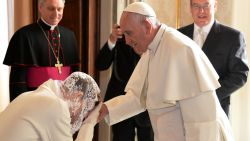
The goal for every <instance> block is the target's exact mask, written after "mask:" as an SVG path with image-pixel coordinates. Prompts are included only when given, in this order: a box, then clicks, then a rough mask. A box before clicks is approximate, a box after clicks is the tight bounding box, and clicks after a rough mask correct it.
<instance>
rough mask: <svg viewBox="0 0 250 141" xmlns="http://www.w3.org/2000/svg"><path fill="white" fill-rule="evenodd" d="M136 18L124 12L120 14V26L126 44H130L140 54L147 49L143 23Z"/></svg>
mask: <svg viewBox="0 0 250 141" xmlns="http://www.w3.org/2000/svg"><path fill="white" fill-rule="evenodd" d="M136 20H138V19H136V18H135V17H132V16H131V15H129V14H127V13H126V12H125V13H123V14H122V17H121V21H120V27H121V31H122V33H123V34H124V35H125V40H126V44H128V45H129V46H131V47H132V48H133V49H134V51H135V52H136V53H137V54H142V53H143V52H145V51H146V50H147V42H146V41H145V36H146V31H145V28H144V27H143V24H142V23H139V22H138V21H136Z"/></svg>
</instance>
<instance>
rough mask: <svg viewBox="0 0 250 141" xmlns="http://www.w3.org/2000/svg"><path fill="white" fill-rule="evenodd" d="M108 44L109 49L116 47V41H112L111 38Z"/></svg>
mask: <svg viewBox="0 0 250 141" xmlns="http://www.w3.org/2000/svg"><path fill="white" fill-rule="evenodd" d="M108 46H109V49H110V50H113V49H114V47H115V43H112V42H111V41H110V39H108Z"/></svg>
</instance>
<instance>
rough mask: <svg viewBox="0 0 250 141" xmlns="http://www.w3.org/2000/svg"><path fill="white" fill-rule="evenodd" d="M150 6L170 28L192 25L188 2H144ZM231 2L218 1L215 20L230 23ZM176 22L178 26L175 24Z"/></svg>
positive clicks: (160, 0)
mask: <svg viewBox="0 0 250 141" xmlns="http://www.w3.org/2000/svg"><path fill="white" fill-rule="evenodd" d="M144 1H145V2H147V3H148V4H150V5H151V6H152V7H153V8H154V9H155V12H156V14H157V16H158V19H159V20H160V21H161V22H163V23H165V24H167V25H168V26H171V27H174V28H176V27H178V26H179V27H181V26H185V25H188V24H190V23H192V17H191V14H190V6H189V5H190V0H144ZM232 1H233V0H219V1H218V11H217V13H216V18H217V19H218V20H219V21H220V22H222V23H225V24H231V22H232V4H233V3H232ZM177 22H178V24H177Z"/></svg>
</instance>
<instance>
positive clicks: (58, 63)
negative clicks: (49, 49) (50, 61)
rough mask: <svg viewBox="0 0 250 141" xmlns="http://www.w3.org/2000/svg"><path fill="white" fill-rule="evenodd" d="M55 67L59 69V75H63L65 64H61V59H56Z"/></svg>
mask: <svg viewBox="0 0 250 141" xmlns="http://www.w3.org/2000/svg"><path fill="white" fill-rule="evenodd" d="M55 67H57V69H58V73H59V74H62V67H63V64H62V63H60V61H59V59H56V64H55Z"/></svg>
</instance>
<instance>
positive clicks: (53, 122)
mask: <svg viewBox="0 0 250 141" xmlns="http://www.w3.org/2000/svg"><path fill="white" fill-rule="evenodd" d="M58 91H59V88H58V85H57V84H56V83H55V81H53V80H48V81H46V82H45V83H44V84H42V85H41V86H40V87H39V88H38V89H37V90H35V91H31V92H26V93H23V94H21V95H20V96H18V97H17V98H16V99H15V100H14V101H12V102H11V103H10V105H9V106H8V107H7V108H6V109H5V110H4V111H3V112H2V113H0V140H1V141H27V140H32V141H73V138H72V133H71V124H70V122H71V118H70V113H69V107H68V105H67V103H66V102H65V101H63V100H62V99H60V98H59V97H58V96H57V95H56V93H58ZM97 108H98V109H95V110H94V111H93V112H91V113H90V115H89V117H88V118H87V119H85V120H86V121H84V123H83V125H82V127H81V129H80V131H79V134H78V137H77V141H92V137H93V133H94V126H95V124H96V119H97V116H98V114H99V108H100V106H98V107H97Z"/></svg>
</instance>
